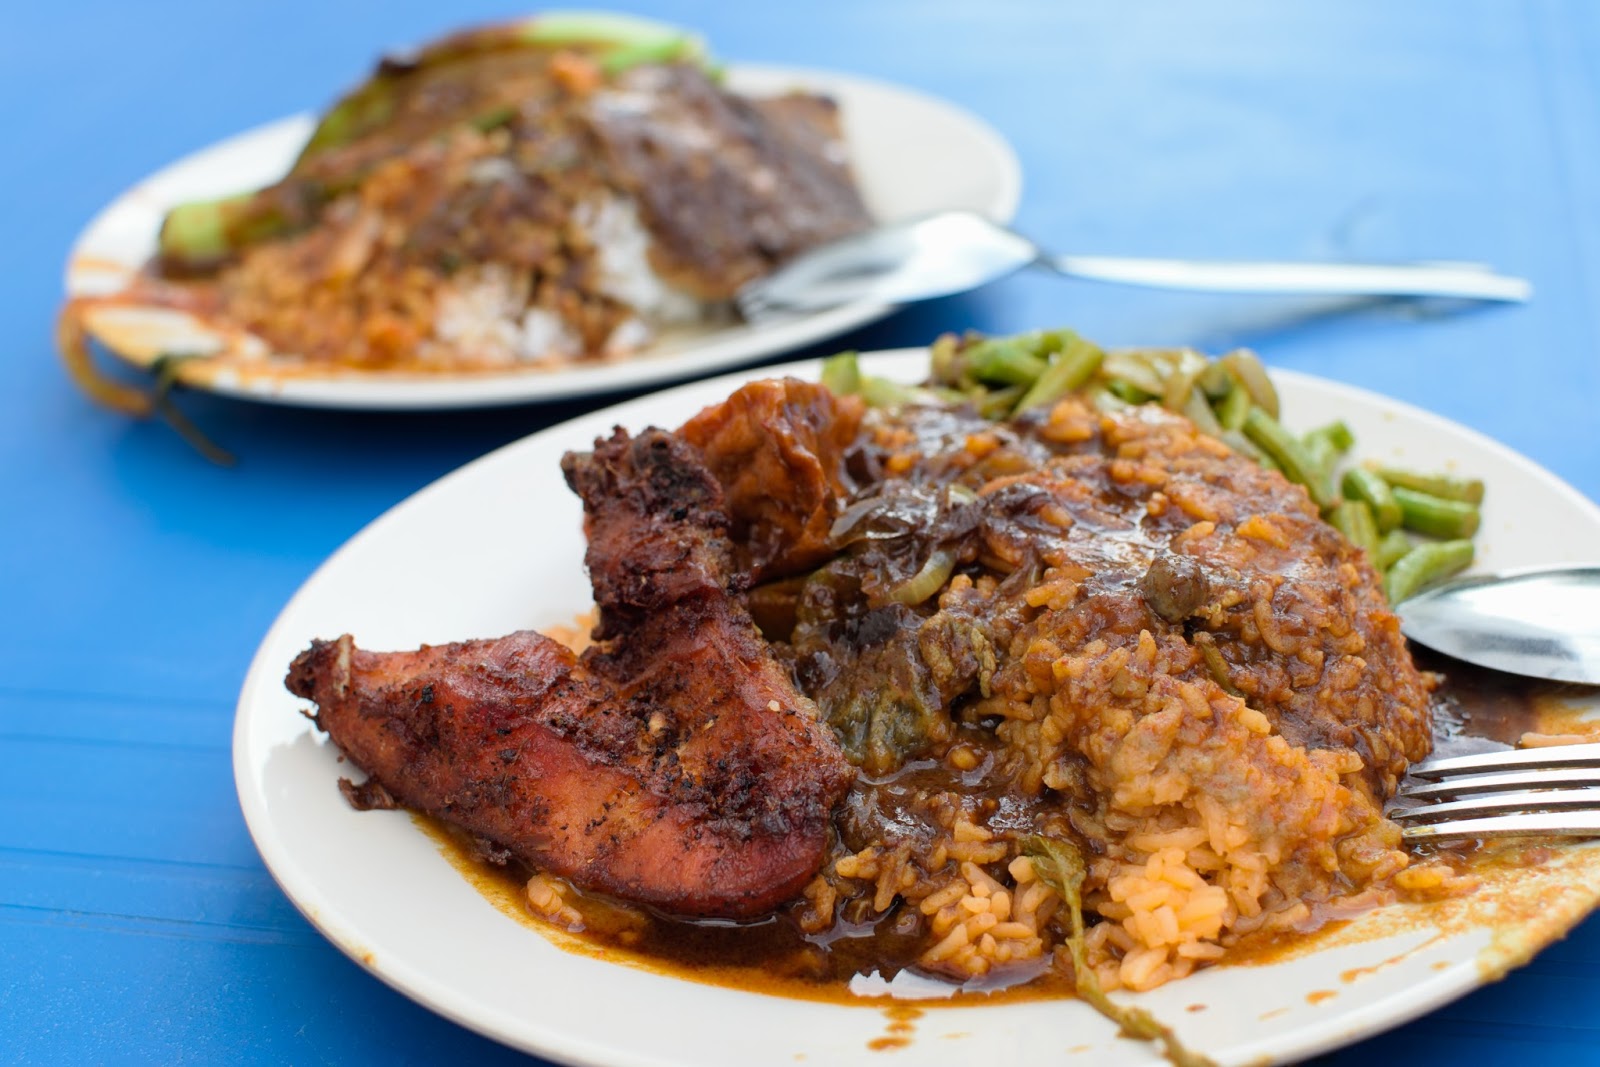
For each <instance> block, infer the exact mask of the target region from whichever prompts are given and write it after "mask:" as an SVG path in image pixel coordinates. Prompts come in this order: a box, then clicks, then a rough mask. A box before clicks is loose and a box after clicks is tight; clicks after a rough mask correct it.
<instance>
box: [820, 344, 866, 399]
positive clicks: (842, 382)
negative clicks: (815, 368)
mask: <svg viewBox="0 0 1600 1067" xmlns="http://www.w3.org/2000/svg"><path fill="white" fill-rule="evenodd" d="M822 384H823V385H824V386H825V387H827V389H828V390H829V391H830V392H833V393H836V394H837V395H839V396H850V395H851V394H853V393H858V392H860V391H861V361H860V360H858V359H857V358H856V354H855V353H854V352H840V353H839V354H838V355H836V356H829V357H828V358H827V359H825V360H823V361H822Z"/></svg>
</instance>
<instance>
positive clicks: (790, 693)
mask: <svg viewBox="0 0 1600 1067" xmlns="http://www.w3.org/2000/svg"><path fill="white" fill-rule="evenodd" d="M563 469H564V470H565V472H566V474H567V480H568V484H570V485H571V486H572V487H573V489H574V490H575V491H577V493H578V494H579V496H581V497H582V498H583V501H584V508H585V512H586V526H587V529H588V533H589V538H590V542H589V550H588V556H587V561H588V564H589V569H590V574H591V577H592V579H593V583H594V590H595V600H596V603H597V604H598V606H599V608H600V622H599V625H598V626H597V628H596V633H595V636H596V639H597V642H598V643H597V644H595V645H593V646H591V647H590V648H589V649H588V650H587V651H585V653H584V654H583V655H582V656H581V657H577V656H574V655H573V654H572V653H571V652H570V651H569V650H567V649H566V648H565V647H563V646H561V645H559V644H557V643H556V642H554V641H551V640H549V639H548V638H545V637H543V636H541V635H539V634H536V633H531V632H524V633H517V634H512V635H510V636H508V637H503V638H499V639H497V640H488V641H468V642H462V643H459V644H451V645H441V646H437V647H431V648H429V647H425V648H422V649H420V650H418V651H415V652H399V653H374V652H366V651H362V650H359V649H356V648H355V647H354V644H353V642H352V641H351V639H350V638H349V637H348V636H346V637H341V638H339V639H338V640H337V641H331V642H320V641H319V642H316V643H314V644H313V645H312V647H311V648H310V649H309V650H308V651H306V652H304V653H302V654H301V655H300V656H299V657H298V658H297V659H296V660H295V662H294V665H293V666H292V667H291V669H290V672H289V677H288V682H287V684H288V686H289V689H290V690H291V691H293V692H294V693H296V694H297V695H299V696H303V697H306V698H308V699H311V700H314V701H315V702H316V703H317V705H318V708H317V714H316V721H317V724H318V725H319V726H320V727H321V728H322V729H324V730H326V731H327V732H328V734H329V736H331V737H332V738H333V740H334V742H335V743H336V744H338V745H339V747H340V748H342V749H343V750H344V751H345V753H346V754H347V755H348V756H349V757H350V759H351V760H353V761H354V762H355V763H356V764H357V765H358V766H360V767H361V768H363V769H364V770H366V771H367V772H368V773H369V774H370V775H371V776H372V778H373V779H375V780H376V782H377V783H378V784H379V785H380V786H381V787H382V788H383V789H384V790H387V792H388V793H389V794H391V795H392V796H393V797H394V798H395V799H396V800H397V801H399V802H400V803H402V804H404V805H406V806H407V807H411V808H415V809H419V810H422V811H426V812H429V813H431V814H434V815H437V816H439V817H441V818H443V819H446V820H448V821H450V822H452V823H454V824H456V825H458V826H461V827H463V828H465V829H467V830H468V831H470V832H472V833H474V834H477V835H480V836H481V837H483V838H485V839H487V840H488V841H489V842H491V843H492V844H493V845H494V846H497V847H499V848H501V849H505V850H507V851H509V852H510V853H511V854H514V855H515V856H517V857H518V858H520V859H522V860H524V861H526V862H527V863H529V864H531V865H534V866H536V867H539V868H541V869H544V870H548V871H552V872H554V873H556V874H559V875H562V876H565V877H567V878H570V879H571V880H572V881H573V882H575V883H576V884H578V885H580V886H583V887H584V888H588V889H595V890H600V891H603V892H606V893H610V894H613V895H615V896H617V897H620V898H623V899H626V900H630V901H635V902H639V903H644V904H650V905H653V906H655V907H658V908H661V909H663V910H665V911H671V912H676V913H679V914H684V915H698V916H721V917H728V918H742V917H748V916H752V915H757V914H760V913H761V912H764V911H767V910H770V909H771V908H773V907H774V906H776V905H777V904H780V903H782V902H783V901H784V900H787V899H789V898H790V897H792V896H793V895H794V894H796V893H797V892H798V891H799V889H800V888H801V887H802V886H803V885H804V884H805V883H806V882H807V881H808V880H809V879H810V878H811V876H812V875H813V874H814V873H815V872H816V869H817V867H818V865H819V864H820V863H821V861H822V857H823V851H824V848H825V847H826V844H827V837H828V820H829V815H830V812H831V809H832V807H833V805H834V803H835V802H836V801H837V800H838V799H839V797H840V796H841V794H842V793H843V792H844V790H845V788H846V787H847V786H848V784H849V781H850V778H851V773H852V772H851V770H850V768H849V765H848V764H847V763H846V762H845V761H844V758H843V756H842V755H841V753H840V751H839V747H838V744H837V742H836V741H835V740H834V738H833V734H832V733H831V731H829V729H828V728H827V726H825V725H824V724H823V723H822V722H821V721H820V719H819V717H818V715H817V712H816V708H815V707H814V706H813V705H812V703H811V702H810V700H808V699H807V698H806V697H805V696H803V695H801V694H800V693H799V692H797V691H796V690H795V688H794V686H793V684H792V683H791V681H790V680H789V677H788V674H787V673H786V672H785V671H784V670H783V668H782V667H780V666H779V665H778V664H777V663H776V662H775V661H774V660H773V658H772V656H771V654H770V653H769V651H768V649H767V646H766V645H765V643H764V642H763V641H762V640H761V638H760V637H759V635H758V634H757V633H756V630H755V627H754V625H753V623H752V622H751V621H750V617H749V615H748V613H747V612H746V611H745V610H744V609H743V608H742V607H740V606H739V605H738V603H737V602H736V601H734V600H732V599H731V598H730V597H729V596H728V593H727V585H728V584H729V582H730V581H731V580H732V571H731V569H730V566H729V550H730V546H729V542H728V540H727V536H726V529H727V525H728V519H727V516H726V514H725V511H724V507H723V495H722V491H721V489H720V487H719V486H718V485H717V483H716V481H715V479H714V478H712V476H711V474H710V473H709V472H708V471H707V470H706V469H705V467H704V465H703V464H702V463H701V462H700V461H699V458H698V456H697V454H696V453H695V451H694V450H693V449H692V448H691V447H690V446H689V445H687V444H685V443H684V442H683V441H682V440H680V439H678V438H676V437H675V436H673V435H671V434H668V433H666V432H664V431H660V430H651V431H647V432H646V433H644V434H641V435H640V436H639V437H637V438H630V437H628V436H627V435H626V434H625V433H623V432H622V431H621V430H618V431H617V432H616V433H615V434H614V435H613V436H612V437H611V438H610V439H609V440H606V441H602V442H597V447H596V449H595V451H594V452H593V453H592V454H587V455H573V454H569V455H568V456H567V457H566V459H565V460H564V461H563Z"/></svg>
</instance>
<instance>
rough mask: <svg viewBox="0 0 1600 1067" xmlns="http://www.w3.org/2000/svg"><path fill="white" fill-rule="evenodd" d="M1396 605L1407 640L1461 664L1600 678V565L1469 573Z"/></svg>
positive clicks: (1589, 681) (1569, 678)
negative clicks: (1438, 652) (1460, 660)
mask: <svg viewBox="0 0 1600 1067" xmlns="http://www.w3.org/2000/svg"><path fill="white" fill-rule="evenodd" d="M1395 611H1396V612H1397V613H1398V614H1399V616H1400V629H1401V630H1402V631H1403V632H1404V633H1405V635H1406V636H1407V637H1409V638H1411V640H1413V641H1416V642H1417V643H1418V644H1423V645H1427V646H1428V647H1429V648H1432V649H1437V650H1438V651H1440V652H1443V653H1445V654H1446V655H1450V656H1454V657H1456V658H1457V659H1464V660H1466V661H1467V662H1468V663H1476V664H1477V665H1478V666H1480V667H1490V668H1493V669H1494V670H1497V671H1506V672H1508V673H1510V674H1521V675H1525V676H1527V677H1529V678H1550V679H1553V680H1555V681H1558V682H1581V683H1583V684H1584V685H1600V564H1573V565H1568V566H1562V567H1537V568H1530V569H1527V570H1516V571H1505V572H1503V573H1500V574H1481V575H1478V574H1475V575H1471V576H1469V577H1466V578H1458V579H1456V580H1455V581H1451V582H1446V583H1445V584H1443V585H1439V586H1435V587H1434V588H1432V589H1429V590H1427V591H1425V592H1422V593H1419V594H1417V595H1416V596H1414V597H1412V598H1411V599H1409V600H1405V601H1402V602H1401V603H1400V605H1399V607H1397V608H1396V609H1395Z"/></svg>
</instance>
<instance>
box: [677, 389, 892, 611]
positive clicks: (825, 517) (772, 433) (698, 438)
mask: <svg viewBox="0 0 1600 1067" xmlns="http://www.w3.org/2000/svg"><path fill="white" fill-rule="evenodd" d="M861 415H862V403H861V400H860V398H859V397H853V396H849V397H838V396H834V395H833V393H831V392H829V391H828V390H827V389H825V388H823V387H822V386H820V385H813V384H812V383H810V382H801V381H796V380H795V379H793V378H785V379H783V380H782V381H778V380H773V379H769V380H767V381H760V382H752V383H751V384H750V385H747V386H745V387H743V388H742V389H740V390H739V391H738V392H736V393H734V394H733V395H732V396H730V397H728V399H727V400H725V401H723V402H722V403H720V404H717V405H715V406H714V407H709V408H706V409H705V410H704V411H702V412H701V413H700V414H698V415H696V416H695V417H694V418H692V419H690V420H689V421H688V422H687V423H685V424H684V426H683V429H682V430H680V431H679V433H680V434H681V435H682V436H683V438H684V439H685V440H686V441H688V442H689V443H690V444H692V445H695V446H696V447H698V448H699V449H700V451H701V454H702V455H703V456H704V458H705V463H706V466H707V467H708V468H709V469H710V470H711V473H712V474H714V475H716V477H717V480H718V481H719V482H721V483H722V487H723V490H724V492H725V493H726V494H727V499H728V512H729V515H730V517H731V518H732V520H733V528H732V534H733V539H734V541H735V542H736V543H737V544H739V545H740V546H742V547H743V549H744V551H745V552H747V553H748V555H749V559H748V561H744V560H741V562H747V568H748V570H749V571H750V572H751V576H752V578H753V579H755V580H758V581H759V580H763V579H766V578H772V577H778V576H782V575H786V574H793V573H795V572H797V571H802V570H807V569H809V568H811V567H814V566H816V565H817V564H819V563H821V562H823V561H824V560H826V559H827V558H828V557H829V556H830V555H832V549H831V548H830V546H829V538H828V532H829V529H830V528H831V527H832V525H833V520H834V518H835V517H836V516H837V515H838V513H839V505H840V503H841V502H842V501H843V500H844V498H845V497H846V496H848V495H849V491H850V487H849V484H848V478H847V475H846V474H845V469H844V460H845V453H846V451H848V449H849V448H850V446H851V444H852V443H853V442H854V441H855V438H856V431H857V429H858V428H859V427H860V425H861Z"/></svg>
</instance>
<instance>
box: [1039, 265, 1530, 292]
mask: <svg viewBox="0 0 1600 1067" xmlns="http://www.w3.org/2000/svg"><path fill="white" fill-rule="evenodd" d="M1039 264H1040V265H1041V266H1044V267H1048V268H1050V269H1051V270H1054V271H1056V272H1057V273H1060V274H1064V275H1066V276H1068V277H1071V278H1084V279H1088V280H1091V281H1100V282H1122V283H1124V284H1127V285H1148V286H1153V287H1155V288H1158V289H1190V290H1201V291H1210V292H1218V293H1320V294H1329V295H1344V296H1444V297H1458V298H1461V299H1465V300H1499V301H1507V302H1511V303H1521V302H1523V301H1525V300H1527V299H1528V297H1529V296H1530V295H1531V294H1532V292H1533V286H1531V285H1529V284H1528V282H1527V281H1526V280H1524V279H1522V278H1512V277H1508V276H1506V275H1503V274H1495V273H1493V272H1492V271H1489V270H1486V269H1484V268H1482V267H1476V266H1472V265H1470V264H1431V263H1416V264H1383V263H1269V262H1248V261H1227V260H1210V261H1207V260H1185V259H1128V258H1123V257H1119V256H1042V257H1040V259H1039Z"/></svg>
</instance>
